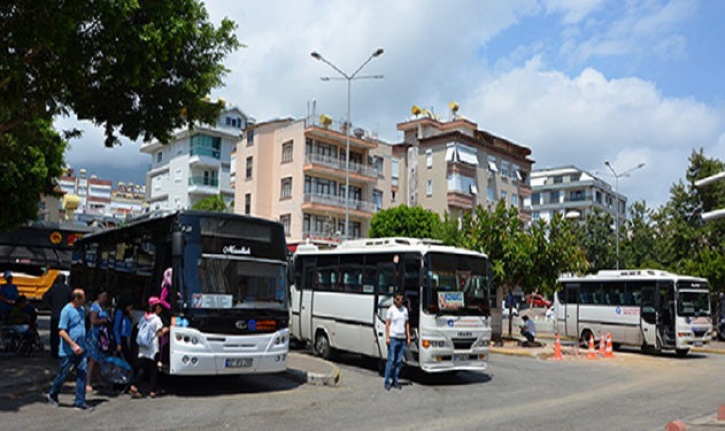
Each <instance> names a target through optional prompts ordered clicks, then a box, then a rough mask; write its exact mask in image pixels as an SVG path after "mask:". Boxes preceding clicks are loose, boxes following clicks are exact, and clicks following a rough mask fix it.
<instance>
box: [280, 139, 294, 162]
mask: <svg viewBox="0 0 725 431" xmlns="http://www.w3.org/2000/svg"><path fill="white" fill-rule="evenodd" d="M292 144H293V141H287V142H285V143H284V144H282V163H289V162H291V161H292V149H293V147H292Z"/></svg>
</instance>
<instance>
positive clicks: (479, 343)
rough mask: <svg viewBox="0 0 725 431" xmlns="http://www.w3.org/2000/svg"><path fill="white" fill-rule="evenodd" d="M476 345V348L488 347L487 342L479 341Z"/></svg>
mask: <svg viewBox="0 0 725 431" xmlns="http://www.w3.org/2000/svg"><path fill="white" fill-rule="evenodd" d="M477 344H478V347H488V344H489V340H479V341H478V343H477Z"/></svg>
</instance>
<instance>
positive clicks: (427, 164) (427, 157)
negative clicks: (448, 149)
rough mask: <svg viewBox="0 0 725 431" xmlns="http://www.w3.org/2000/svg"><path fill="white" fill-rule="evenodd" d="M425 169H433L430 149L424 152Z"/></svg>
mask: <svg viewBox="0 0 725 431" xmlns="http://www.w3.org/2000/svg"><path fill="white" fill-rule="evenodd" d="M425 167H426V168H428V169H430V168H432V167H433V150H431V149H430V148H429V149H427V150H425Z"/></svg>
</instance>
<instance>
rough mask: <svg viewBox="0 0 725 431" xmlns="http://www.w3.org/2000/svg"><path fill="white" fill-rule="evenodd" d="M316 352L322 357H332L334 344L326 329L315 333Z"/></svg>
mask: <svg viewBox="0 0 725 431" xmlns="http://www.w3.org/2000/svg"><path fill="white" fill-rule="evenodd" d="M315 354H317V356H319V357H321V358H322V359H330V358H332V346H330V340H329V339H328V338H327V334H325V331H317V334H316V335H315Z"/></svg>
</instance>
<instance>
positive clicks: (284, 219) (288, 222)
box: [279, 214, 292, 236]
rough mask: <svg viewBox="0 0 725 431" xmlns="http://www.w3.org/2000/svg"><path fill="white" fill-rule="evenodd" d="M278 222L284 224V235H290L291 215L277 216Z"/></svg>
mask: <svg viewBox="0 0 725 431" xmlns="http://www.w3.org/2000/svg"><path fill="white" fill-rule="evenodd" d="M279 222H280V223H282V225H283V226H284V234H285V236H290V231H291V229H292V216H291V215H290V214H283V215H281V216H279Z"/></svg>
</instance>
